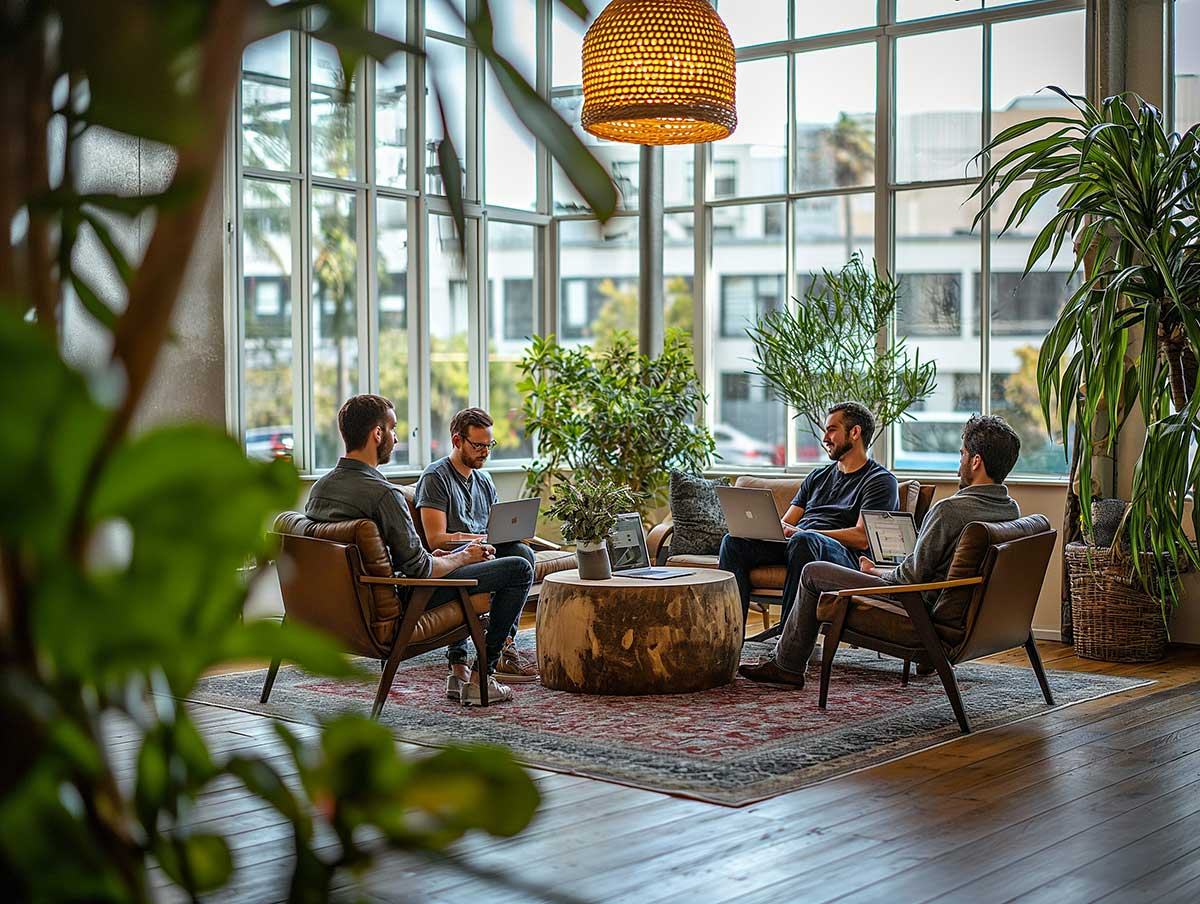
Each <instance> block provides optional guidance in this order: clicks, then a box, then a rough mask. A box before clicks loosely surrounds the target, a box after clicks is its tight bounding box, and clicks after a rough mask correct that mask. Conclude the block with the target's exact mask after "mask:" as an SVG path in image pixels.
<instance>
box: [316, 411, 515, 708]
mask: <svg viewBox="0 0 1200 904" xmlns="http://www.w3.org/2000/svg"><path fill="white" fill-rule="evenodd" d="M395 428H396V411H395V407H394V406H393V405H392V403H391V402H390V401H388V400H387V399H385V398H383V397H382V396H377V395H358V396H354V397H353V398H351V399H348V400H347V401H346V404H344V405H343V406H342V409H341V411H339V412H338V429H339V430H340V431H341V434H342V440H343V441H344V442H345V444H346V454H345V456H344V457H342V458H341V459H339V460H338V463H337V467H335V468H334V469H333V470H332V471H330V472H329V473H328V474H326V475H325V476H324V477H322V478H321V479H320V480H318V481H317V482H316V483H315V484H314V485H313V488H312V491H311V492H310V493H309V495H308V503H307V505H306V506H305V508H304V511H305V514H307V515H308V517H309V518H312V519H313V520H314V521H350V520H354V519H357V518H369V519H371V520H372V521H374V522H375V523H376V524H377V525H379V533H380V535H381V536H382V537H383V542H384V543H385V544H386V545H387V548H388V552H389V553H390V554H391V557H392V567H393V568H394V569H396V573H397V574H398V575H401V576H403V577H410V578H443V577H445V578H464V579H472V580H476V581H478V582H479V585H478V587H476V588H475V590H474V591H473V592H475V593H490V594H491V595H492V606H491V617H490V618H489V619H488V626H487V638H486V646H487V649H486V650H476V651H475V656H476V663H477V667H476V669H475V672H474V674H473V675H471V676H470V677H469V679H468V681H467V682H466V683H465V686H464V685H463V684H460V683H459V682H458V681H457V680H456V681H455V682H453V686H454V687H455V688H456V689H457V690H458V692H459V693H460V699H461V700H462V702H463V703H469V704H477V703H479V701H480V696H479V681H480V677H479V673H480V671H482V669H481V668H480V667H479V666H478V661H479V659H480V658H482V659H483V660H484V661H485V662H486V663H487V672H488V679H487V680H488V702H489V703H492V702H500V701H504V700H511V699H512V697H513V694H512V690H510V689H509V688H508V687H506V686H504V685H503V684H499V683H497V681H496V679H495V678H493V677H492V676H491V675H492V672H493V671H494V670H495V668H496V663H497V662H499V660H500V651H501V649H503V647H504V642H505V641H506V640H507V639H508V636H509V633H510V632H511V630H512V629H513V627H514V626H515V625H516V623H517V619H518V618H519V617H520V615H521V607H522V606H524V605H525V597H526V596H527V595H528V593H529V588H530V587H531V586H532V585H533V567H532V566H531V565H530V564H529V563H528V562H526V561H525V560H524V559H521V558H519V557H515V556H510V557H509V558H506V559H496V558H495V550H494V549H492V547H490V546H488V545H487V544H486V543H482V542H478V541H476V542H473V543H471V544H469V545H468V546H465V547H463V548H462V549H460V550H458V551H456V552H450V551H447V550H436V551H435V552H434V553H433V554H432V555H430V554H429V553H428V552H426V551H425V548H424V547H423V546H422V545H421V538H420V536H419V535H418V534H417V529H416V526H415V525H414V524H413V522H412V518H411V517H410V516H409V513H408V504H407V503H406V502H405V501H404V497H403V496H402V495H401V493H400V488H399V487H397V486H395V485H394V484H393V483H391V482H390V481H389V480H388V479H387V478H386V477H384V476H383V475H382V474H380V473H379V471H378V470H377V466H378V465H381V464H385V463H386V462H387V461H388V460H389V459H390V458H391V456H392V449H393V447H394V446H395V445H396V433H395ZM404 589H405V590H407V588H404ZM402 592H404V591H403V590H402ZM457 593H458V591H457V590H454V589H446V590H438V591H435V592H434V594H433V596H432V598H431V599H430V601H429V606H430V607H433V606H439V605H444V604H446V603H449V602H452V601H454V600H457V599H458V596H457ZM405 599H407V595H406V596H405ZM451 684H452V682H450V681H447V687H448V688H449V687H450V686H451Z"/></svg>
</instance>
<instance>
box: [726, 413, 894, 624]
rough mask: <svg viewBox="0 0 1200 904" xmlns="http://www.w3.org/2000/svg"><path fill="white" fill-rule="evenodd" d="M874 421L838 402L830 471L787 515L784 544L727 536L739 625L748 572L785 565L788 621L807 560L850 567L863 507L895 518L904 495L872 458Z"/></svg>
mask: <svg viewBox="0 0 1200 904" xmlns="http://www.w3.org/2000/svg"><path fill="white" fill-rule="evenodd" d="M874 435H875V418H874V416H873V415H872V414H871V412H870V411H868V410H867V408H866V406H865V405H860V404H859V403H858V402H841V403H839V404H837V405H834V406H833V407H832V408H830V409H829V412H828V416H827V417H826V419H825V436H824V445H825V451H826V452H827V453H828V454H829V458H830V460H831V461H832V462H833V464H831V465H826V466H825V467H823V468H817V470H815V471H813V472H812V473H811V474H809V475H808V476H807V477H806V478H804V483H802V484H801V485H800V491H799V492H798V493H797V494H796V498H794V499H793V500H792V504H791V506H790V507H789V508H788V510H787V512H786V513H784V516H783V534H784V536H785V537H787V538H788V541H787V543H786V544H784V543H774V542H771V541H769V540H751V539H747V538H744V537H730V536H726V537H725V539H724V540H722V541H721V554H720V564H719V565H718V567H719V568H722V569H724V570H725V571H729V572H732V573H733V576H734V578H736V579H737V585H738V593H740V594H741V597H742V623H743V624H745V619H746V614H747V612H748V611H749V609H750V570H751V569H752V568H759V567H761V566H764V565H786V566H787V579H786V580H785V582H784V585H783V596H782V597H780V602H781V603H782V605H783V613H782V616H781V618H780V625H782V624H783V623H784V622H786V621H787V617H788V614H789V612H790V610H791V607H792V603H793V602H794V601H795V599H796V593H797V591H798V590H799V587H800V572H802V571H803V570H804V566H805V565H807V564H808V563H809V562H835V563H837V564H839V565H845V566H847V567H850V568H853V567H855V566H856V565H857V563H858V557H859V556H860V555H862V554H863V552H864V551H865V550H866V549H867V531H866V528H865V527H864V526H863V523H862V519H861V518H860V517H859V512H860V511H862V510H863V509H871V510H879V511H888V512H894V511H895V510H896V509H898V508H899V507H900V492H899V488H898V486H897V483H896V478H895V477H894V476H893V475H892V473H891V471H889V470H888V469H887V468H885V467H884V466H883V465H881V464H879V463H878V462H875V461H872V460H871V459H870V458H869V457H868V453H867V450H868V449H870V448H871V438H872V437H873V436H874Z"/></svg>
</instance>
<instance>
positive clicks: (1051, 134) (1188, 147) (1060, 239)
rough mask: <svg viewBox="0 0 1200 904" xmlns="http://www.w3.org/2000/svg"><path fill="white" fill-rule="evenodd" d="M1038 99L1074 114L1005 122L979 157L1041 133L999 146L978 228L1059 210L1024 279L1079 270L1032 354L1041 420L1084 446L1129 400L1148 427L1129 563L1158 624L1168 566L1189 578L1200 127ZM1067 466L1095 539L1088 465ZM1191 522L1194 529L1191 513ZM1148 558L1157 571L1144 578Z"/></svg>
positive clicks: (1171, 587) (1122, 103)
mask: <svg viewBox="0 0 1200 904" xmlns="http://www.w3.org/2000/svg"><path fill="white" fill-rule="evenodd" d="M1048 90H1050V91H1053V92H1055V93H1056V94H1058V95H1060V96H1061V97H1062V98H1064V99H1065V100H1066V101H1067V102H1068V103H1070V104H1071V106H1072V107H1073V108H1074V109H1073V110H1072V115H1070V116H1045V117H1039V118H1037V119H1032V120H1029V121H1027V122H1023V123H1020V124H1018V125H1015V126H1012V127H1010V128H1008V129H1005V130H1004V131H1002V132H1001V133H1000V134H999V135H997V136H996V137H995V139H993V141H992V142H991V144H989V145H988V147H986V148H985V149H984V150H983V151H982V154H984V155H987V154H991V153H993V152H994V151H996V149H998V148H1001V147H1004V146H1005V145H1009V144H1010V143H1011V142H1013V141H1014V140H1015V139H1018V138H1020V137H1022V136H1023V135H1027V134H1029V133H1030V132H1037V135H1038V137H1036V138H1034V139H1033V140H1030V141H1027V142H1026V143H1024V144H1023V145H1020V146H1018V147H1016V148H1014V149H1012V150H1009V151H1007V153H1005V154H1004V156H1003V157H1002V158H1001V159H1000V160H999V161H998V162H997V163H996V164H995V165H994V166H993V167H992V168H991V170H990V172H989V175H988V177H987V178H985V179H984V180H983V182H982V183H981V184H980V186H979V187H978V188H977V189H976V191H975V194H976V195H982V196H983V197H984V204H983V205H982V207H981V209H980V213H979V214H978V216H977V217H976V222H978V221H979V220H980V219H981V218H982V217H983V216H984V215H985V214H987V213H989V212H990V211H992V210H993V209H994V208H995V207H996V205H997V204H998V203H1001V201H1002V199H1003V200H1004V201H1007V202H1008V203H1011V204H1012V212H1011V213H1010V214H1009V216H1008V218H1007V220H1006V221H1005V223H1004V230H1007V229H1009V228H1011V227H1013V226H1017V225H1020V224H1021V223H1023V222H1024V221H1025V220H1026V218H1027V217H1028V216H1029V215H1030V213H1031V212H1032V211H1033V209H1034V207H1035V206H1036V205H1037V204H1038V202H1039V201H1041V200H1043V199H1045V198H1049V199H1052V200H1053V201H1054V202H1055V204H1056V206H1057V210H1056V212H1055V213H1054V215H1053V216H1052V217H1051V218H1050V221H1049V222H1048V223H1047V224H1046V226H1045V227H1044V228H1043V229H1042V230H1041V232H1040V233H1039V234H1038V236H1037V238H1036V239H1035V240H1034V242H1033V246H1032V248H1031V249H1030V252H1029V259H1028V261H1027V263H1026V267H1025V272H1026V273H1028V272H1029V271H1030V270H1032V269H1033V267H1034V265H1036V264H1037V263H1038V261H1040V260H1042V259H1043V258H1046V257H1047V256H1049V258H1050V259H1053V257H1054V256H1055V255H1056V254H1057V252H1058V251H1059V250H1060V249H1061V248H1062V246H1063V245H1064V244H1066V243H1067V241H1068V240H1070V239H1072V238H1073V239H1074V247H1075V268H1074V270H1075V271H1078V270H1079V269H1080V267H1081V265H1085V264H1086V266H1084V269H1085V271H1086V272H1085V277H1086V278H1084V279H1083V280H1082V281H1081V283H1080V285H1079V288H1078V289H1077V290H1076V291H1075V292H1074V293H1073V294H1072V295H1071V296H1070V298H1068V299H1067V301H1066V304H1065V305H1064V307H1063V309H1062V311H1061V312H1060V313H1059V315H1058V319H1057V321H1056V322H1055V324H1054V326H1053V327H1052V328H1051V330H1050V332H1049V334H1048V335H1047V337H1046V340H1045V342H1044V343H1043V345H1042V348H1041V352H1040V354H1039V357H1038V371H1037V382H1038V394H1039V396H1040V398H1041V404H1042V415H1043V417H1044V419H1045V421H1046V424H1047V426H1050V425H1051V423H1052V421H1053V420H1054V419H1055V416H1057V420H1058V422H1059V424H1060V425H1061V428H1062V432H1063V435H1064V436H1066V435H1067V431H1068V429H1069V428H1070V426H1071V424H1072V423H1074V424H1075V426H1076V427H1077V430H1078V435H1079V436H1080V437H1081V438H1082V440H1083V441H1084V442H1089V443H1090V442H1093V441H1095V440H1096V439H1097V436H1098V433H1099V432H1100V430H1099V422H1100V421H1101V420H1102V419H1104V418H1106V419H1107V422H1108V424H1109V425H1120V424H1121V423H1122V422H1123V421H1124V420H1125V418H1126V417H1127V415H1128V414H1129V413H1130V412H1131V411H1132V410H1134V408H1135V406H1137V405H1140V407H1141V411H1142V413H1143V415H1144V416H1145V420H1146V432H1145V438H1144V440H1143V442H1142V448H1141V450H1140V453H1139V455H1138V459H1137V461H1136V462H1135V463H1134V466H1133V476H1132V490H1131V500H1130V503H1131V504H1130V508H1129V512H1128V515H1127V522H1128V528H1129V542H1130V547H1131V549H1130V552H1131V555H1132V560H1133V562H1134V565H1135V566H1136V567H1137V569H1138V572H1139V574H1140V576H1141V578H1142V580H1143V582H1145V583H1147V584H1148V585H1149V586H1150V587H1151V588H1152V590H1153V591H1154V592H1155V593H1156V595H1157V596H1158V597H1159V599H1160V600H1161V601H1162V606H1163V616H1164V618H1165V617H1166V615H1167V606H1168V603H1169V602H1178V593H1179V581H1178V574H1179V566H1181V565H1184V564H1186V563H1188V562H1190V563H1191V565H1193V566H1196V567H1200V554H1198V553H1197V550H1196V548H1195V546H1194V545H1193V544H1192V543H1191V542H1190V541H1189V538H1188V536H1187V533H1186V531H1185V527H1184V523H1185V517H1186V515H1185V508H1186V504H1187V499H1188V497H1189V495H1191V496H1195V495H1200V456H1196V455H1194V454H1193V453H1192V452H1191V447H1192V446H1193V445H1194V444H1195V443H1196V442H1197V441H1200V393H1197V391H1196V374H1197V363H1196V362H1197V357H1198V354H1200V216H1198V215H1200V128H1198V127H1196V126H1193V127H1192V128H1191V129H1189V130H1188V131H1187V132H1185V133H1184V134H1182V135H1180V134H1171V133H1169V132H1168V131H1167V129H1166V127H1165V125H1164V117H1163V114H1162V112H1161V111H1159V110H1157V109H1156V108H1155V107H1153V106H1152V105H1150V104H1148V103H1146V102H1145V101H1144V100H1142V99H1141V98H1140V97H1137V96H1136V95H1128V96H1118V97H1110V98H1107V99H1106V100H1104V101H1103V102H1101V103H1100V105H1099V106H1096V105H1094V104H1092V103H1090V102H1089V101H1088V100H1087V99H1086V98H1083V97H1078V96H1074V95H1069V94H1067V93H1065V92H1064V91H1062V90H1061V89H1060V88H1056V87H1050V88H1049V89H1048ZM985 188H986V189H988V193H987V194H984V191H985ZM1014 194H1015V195H1016V197H1015V200H1010V197H1011V196H1012V195H1014ZM1127 355H1131V356H1132V364H1130V363H1129V361H1128V360H1127ZM1116 441H1117V430H1116V429H1109V430H1108V431H1107V432H1106V434H1105V437H1104V439H1103V441H1102V443H1101V444H1102V445H1103V446H1104V448H1105V450H1106V453H1107V454H1108V455H1109V456H1113V455H1114V454H1115V449H1116ZM1077 459H1078V464H1077V475H1076V477H1077V479H1076V483H1077V484H1078V486H1079V491H1078V492H1079V497H1080V513H1081V519H1082V521H1083V523H1084V530H1085V533H1086V534H1089V535H1090V533H1091V527H1092V525H1091V518H1092V506H1091V501H1092V493H1093V491H1092V486H1091V467H1092V461H1091V456H1090V455H1086V454H1084V455H1079V456H1077ZM1191 522H1192V526H1193V529H1195V530H1197V531H1200V509H1193V511H1192V514H1191ZM1146 561H1148V562H1150V563H1154V562H1159V563H1163V564H1165V565H1166V567H1153V568H1151V569H1149V571H1150V572H1151V573H1146V572H1145V571H1144V570H1143V562H1146Z"/></svg>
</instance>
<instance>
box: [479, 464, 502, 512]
mask: <svg viewBox="0 0 1200 904" xmlns="http://www.w3.org/2000/svg"><path fill="white" fill-rule="evenodd" d="M480 473H483V472H482V471H481V472H480ZM485 476H486V477H487V482H488V490H489V491H490V492H491V494H492V505H495V504H496V503H497V502H499V501H500V494H499V493H497V492H496V481H494V480H492V475H491V474H487V475H485Z"/></svg>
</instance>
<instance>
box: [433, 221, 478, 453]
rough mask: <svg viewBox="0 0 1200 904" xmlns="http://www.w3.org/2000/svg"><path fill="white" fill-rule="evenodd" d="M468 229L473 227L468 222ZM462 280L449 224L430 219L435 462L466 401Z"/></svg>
mask: <svg viewBox="0 0 1200 904" xmlns="http://www.w3.org/2000/svg"><path fill="white" fill-rule="evenodd" d="M467 225H468V229H470V228H473V225H474V224H473V223H468V224H467ZM467 305H468V301H467V276H466V270H465V269H464V267H463V259H462V254H461V252H460V251H459V246H458V237H457V235H456V234H455V231H454V221H453V220H452V219H450V217H442V216H430V218H429V376H430V385H431V392H432V397H431V398H430V400H429V409H430V430H431V431H432V432H431V434H430V437H429V446H430V449H431V451H432V453H433V457H434V458H441V457H442V456H443V455H447V454H449V452H450V418H452V417H453V416H454V414H455V412H457V411H460V410H462V409H463V408H466V407H467V405H468V404H469V403H468V399H469V398H470V392H471V385H470V373H469V371H468V369H467Z"/></svg>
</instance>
